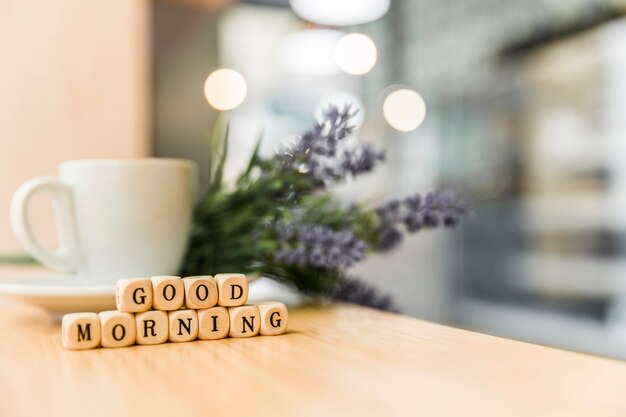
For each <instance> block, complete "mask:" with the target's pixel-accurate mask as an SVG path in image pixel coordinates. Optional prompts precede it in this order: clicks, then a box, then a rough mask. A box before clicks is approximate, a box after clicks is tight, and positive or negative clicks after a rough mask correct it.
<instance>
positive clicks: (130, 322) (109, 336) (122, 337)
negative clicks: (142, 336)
mask: <svg viewBox="0 0 626 417" xmlns="http://www.w3.org/2000/svg"><path fill="white" fill-rule="evenodd" d="M98 317H100V345H101V346H102V347H111V348H116V347H125V346H131V345H134V344H135V336H136V334H137V328H136V324H135V315H134V314H132V313H125V312H123V311H103V312H101V313H99V314H98Z"/></svg>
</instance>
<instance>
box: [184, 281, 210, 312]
mask: <svg viewBox="0 0 626 417" xmlns="http://www.w3.org/2000/svg"><path fill="white" fill-rule="evenodd" d="M183 284H184V286H185V307H187V308H192V309H195V310H199V309H204V308H209V307H213V306H214V305H215V304H217V284H216V283H215V280H214V279H213V277H212V276H210V275H203V276H196V277H185V278H183Z"/></svg>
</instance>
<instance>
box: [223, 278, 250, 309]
mask: <svg viewBox="0 0 626 417" xmlns="http://www.w3.org/2000/svg"><path fill="white" fill-rule="evenodd" d="M215 281H216V282H217V292H218V293H219V298H218V301H217V304H219V305H221V306H224V307H236V306H242V305H244V304H246V301H248V278H246V276H245V275H244V274H217V275H216V276H215Z"/></svg>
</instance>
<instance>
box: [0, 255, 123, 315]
mask: <svg viewBox="0 0 626 417" xmlns="http://www.w3.org/2000/svg"><path fill="white" fill-rule="evenodd" d="M0 295H3V296H7V297H10V298H13V299H16V300H19V301H22V302H26V303H28V304H32V305H35V306H38V307H41V308H44V309H46V310H48V311H50V312H52V313H71V312H78V311H94V312H98V311H104V310H113V309H115V285H114V284H109V285H87V284H85V283H84V280H81V277H80V276H77V275H72V274H61V273H55V272H51V271H48V270H46V269H43V268H39V267H17V266H16V267H10V268H9V267H2V268H1V269H0Z"/></svg>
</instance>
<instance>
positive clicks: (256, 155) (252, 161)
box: [238, 130, 263, 182]
mask: <svg viewBox="0 0 626 417" xmlns="http://www.w3.org/2000/svg"><path fill="white" fill-rule="evenodd" d="M262 140H263V130H261V133H260V134H259V137H258V139H257V141H256V145H255V146H254V151H252V156H251V157H250V162H248V167H247V168H246V170H245V171H244V172H243V174H241V176H240V177H239V181H238V182H243V181H246V180H247V179H248V178H249V176H250V172H251V171H252V168H254V167H255V166H256V165H257V163H258V161H259V149H260V148H261V142H262Z"/></svg>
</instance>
